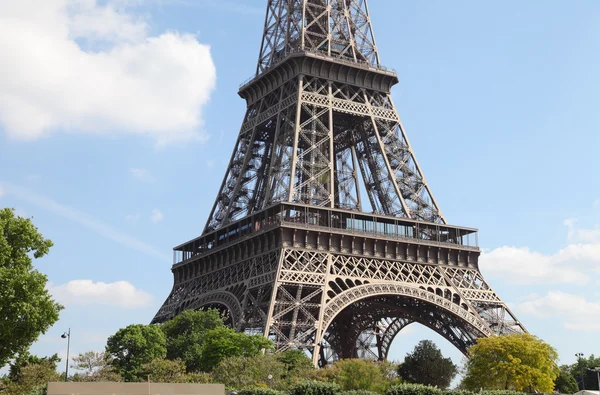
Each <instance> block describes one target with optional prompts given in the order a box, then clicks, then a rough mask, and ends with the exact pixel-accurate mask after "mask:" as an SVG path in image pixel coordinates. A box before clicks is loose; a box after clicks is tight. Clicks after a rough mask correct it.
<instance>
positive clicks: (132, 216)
mask: <svg viewBox="0 0 600 395" xmlns="http://www.w3.org/2000/svg"><path fill="white" fill-rule="evenodd" d="M139 219H140V215H139V214H129V215H126V216H125V221H127V222H137V221H139Z"/></svg>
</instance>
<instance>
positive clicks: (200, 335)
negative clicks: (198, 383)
mask: <svg viewBox="0 0 600 395" xmlns="http://www.w3.org/2000/svg"><path fill="white" fill-rule="evenodd" d="M223 327H224V324H223V320H222V319H221V316H220V314H219V311H218V310H207V311H201V310H185V311H184V312H182V313H181V314H179V315H178V316H176V317H175V318H173V319H172V320H169V321H167V322H165V323H164V324H163V325H162V326H161V328H162V330H163V332H164V333H165V336H166V339H167V358H168V359H171V360H174V359H181V360H183V361H184V362H185V365H186V368H187V371H188V372H194V371H198V370H200V368H201V366H202V344H203V343H204V337H205V335H206V333H207V332H208V331H210V330H212V329H216V328H223Z"/></svg>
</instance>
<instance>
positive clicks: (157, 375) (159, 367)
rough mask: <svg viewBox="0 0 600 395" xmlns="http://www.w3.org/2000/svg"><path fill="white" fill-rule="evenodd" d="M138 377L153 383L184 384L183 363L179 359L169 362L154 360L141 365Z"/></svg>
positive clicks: (166, 360) (184, 371) (184, 372)
mask: <svg viewBox="0 0 600 395" xmlns="http://www.w3.org/2000/svg"><path fill="white" fill-rule="evenodd" d="M140 376H141V377H143V378H147V379H148V380H149V381H151V382H154V383H184V382H186V381H187V380H186V377H185V376H186V369H185V363H184V362H183V361H182V360H181V359H176V360H173V361H170V360H168V359H161V358H156V359H153V360H152V361H151V362H149V363H146V364H144V365H142V368H141V371H140Z"/></svg>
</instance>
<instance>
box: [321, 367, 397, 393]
mask: <svg viewBox="0 0 600 395" xmlns="http://www.w3.org/2000/svg"><path fill="white" fill-rule="evenodd" d="M396 369H397V366H396V365H395V364H393V363H391V362H387V361H381V362H375V361H368V360H363V359H343V360H340V361H337V362H335V363H334V364H333V365H328V366H326V367H325V368H322V369H320V370H318V371H316V372H315V373H314V374H313V377H314V378H315V379H316V380H319V381H327V382H330V383H337V384H339V385H340V386H341V387H342V389H343V390H345V391H350V390H367V391H374V392H380V393H383V392H385V391H386V390H387V389H388V388H390V387H391V386H392V385H394V384H398V383H399V378H398V375H397V374H396Z"/></svg>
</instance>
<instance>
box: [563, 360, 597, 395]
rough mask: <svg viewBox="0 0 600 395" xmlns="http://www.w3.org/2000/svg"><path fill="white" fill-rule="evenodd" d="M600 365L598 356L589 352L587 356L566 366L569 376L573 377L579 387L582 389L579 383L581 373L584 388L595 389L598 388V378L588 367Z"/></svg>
mask: <svg viewBox="0 0 600 395" xmlns="http://www.w3.org/2000/svg"><path fill="white" fill-rule="evenodd" d="M597 366H600V357H595V356H594V354H591V355H590V356H589V357H587V358H580V359H578V360H577V362H576V363H574V364H572V365H568V367H567V368H566V369H567V371H568V372H569V373H571V376H573V378H575V381H576V382H577V385H578V386H579V389H583V386H582V385H581V375H582V373H583V380H584V383H585V389H586V390H589V389H591V390H596V389H598V378H597V375H596V373H594V372H590V371H589V370H588V369H592V368H595V367H597Z"/></svg>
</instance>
